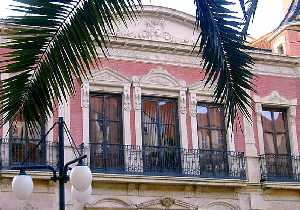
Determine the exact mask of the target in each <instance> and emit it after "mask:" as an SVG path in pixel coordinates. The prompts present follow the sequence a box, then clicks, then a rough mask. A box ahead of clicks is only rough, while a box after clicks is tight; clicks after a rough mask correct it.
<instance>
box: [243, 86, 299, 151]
mask: <svg viewBox="0 0 300 210" xmlns="http://www.w3.org/2000/svg"><path fill="white" fill-rule="evenodd" d="M253 99H254V102H255V115H256V131H255V130H253V137H252V136H251V135H250V134H251V133H246V134H247V135H246V139H249V144H251V145H252V146H253V147H252V148H251V149H252V150H251V155H253V156H257V154H259V155H264V154H265V151H264V137H263V127H262V117H261V115H262V107H276V108H284V109H286V110H287V122H288V127H287V128H288V131H289V132H288V136H289V144H290V150H291V155H294V156H299V148H298V140H297V125H296V117H297V105H298V102H297V98H291V99H287V98H285V97H283V96H282V95H280V94H279V93H278V92H277V91H272V92H270V94H269V95H266V96H264V97H261V96H258V95H254V96H253ZM244 122H247V120H246V119H244ZM246 125H247V124H246ZM255 132H257V133H256V134H257V137H255V136H254V134H255ZM257 140H258V142H257V143H258V146H259V147H258V148H256V147H255V143H256V141H257ZM249 154H250V153H249Z"/></svg>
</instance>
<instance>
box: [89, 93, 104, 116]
mask: <svg viewBox="0 0 300 210" xmlns="http://www.w3.org/2000/svg"><path fill="white" fill-rule="evenodd" d="M90 119H91V120H98V119H103V97H102V96H92V97H91V100H90Z"/></svg>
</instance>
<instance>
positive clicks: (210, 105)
mask: <svg viewBox="0 0 300 210" xmlns="http://www.w3.org/2000/svg"><path fill="white" fill-rule="evenodd" d="M198 106H203V107H207V110H208V113H207V116H208V126H200V125H199V123H198V119H197V115H198V112H197V108H198ZM209 107H217V108H221V110H222V111H221V113H220V115H221V116H222V119H223V120H222V121H221V127H220V128H215V127H211V121H210V113H209ZM196 120H197V133H198V131H199V130H201V129H207V130H208V132H209V150H217V149H212V136H211V132H212V131H213V130H218V131H223V135H224V140H225V147H224V150H222V151H227V149H228V145H227V138H226V136H227V130H226V127H225V115H224V107H223V105H222V104H217V103H208V102H201V101H198V102H197V105H196ZM198 148H199V149H202V148H201V145H200V142H199V135H198Z"/></svg>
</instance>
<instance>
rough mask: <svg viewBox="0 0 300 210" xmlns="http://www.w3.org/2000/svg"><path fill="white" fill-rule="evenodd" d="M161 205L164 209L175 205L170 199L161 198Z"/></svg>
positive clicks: (173, 200)
mask: <svg viewBox="0 0 300 210" xmlns="http://www.w3.org/2000/svg"><path fill="white" fill-rule="evenodd" d="M160 203H161V205H163V206H164V207H166V208H167V209H168V208H170V207H171V206H172V205H174V204H175V199H172V198H163V199H161V200H160Z"/></svg>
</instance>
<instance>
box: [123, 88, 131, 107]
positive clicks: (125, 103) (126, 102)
mask: <svg viewBox="0 0 300 210" xmlns="http://www.w3.org/2000/svg"><path fill="white" fill-rule="evenodd" d="M123 109H124V110H125V111H130V109H131V102H130V86H127V85H126V86H124V91H123Z"/></svg>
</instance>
